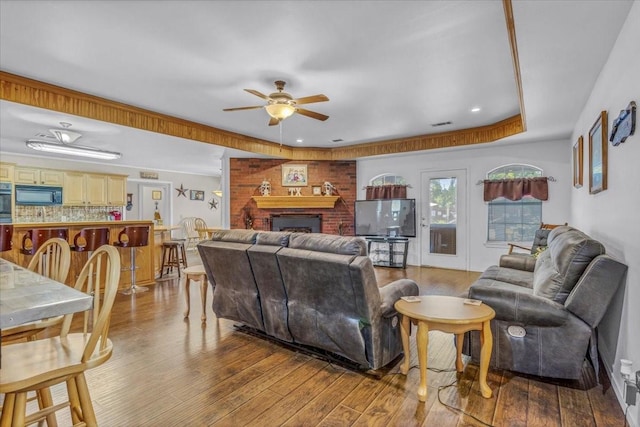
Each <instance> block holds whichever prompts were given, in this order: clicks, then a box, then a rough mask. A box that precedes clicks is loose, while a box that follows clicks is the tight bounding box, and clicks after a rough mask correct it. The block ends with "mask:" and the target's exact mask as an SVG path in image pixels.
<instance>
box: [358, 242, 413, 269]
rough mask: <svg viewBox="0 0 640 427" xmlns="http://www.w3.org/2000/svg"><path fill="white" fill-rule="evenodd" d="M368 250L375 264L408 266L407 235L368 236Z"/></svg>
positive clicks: (398, 266)
mask: <svg viewBox="0 0 640 427" xmlns="http://www.w3.org/2000/svg"><path fill="white" fill-rule="evenodd" d="M365 239H366V241H367V252H368V253H369V258H371V262H373V265H375V266H379V267H395V268H406V267H407V252H408V249H409V239H408V238H407V237H388V236H366V237H365Z"/></svg>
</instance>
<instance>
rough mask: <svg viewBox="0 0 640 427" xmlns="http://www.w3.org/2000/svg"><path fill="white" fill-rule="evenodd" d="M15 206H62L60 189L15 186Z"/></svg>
mask: <svg viewBox="0 0 640 427" xmlns="http://www.w3.org/2000/svg"><path fill="white" fill-rule="evenodd" d="M15 193H16V205H27V206H51V205H61V204H62V187H45V186H39V185H16V188H15Z"/></svg>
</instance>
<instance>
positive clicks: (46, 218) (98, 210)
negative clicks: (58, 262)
mask: <svg viewBox="0 0 640 427" xmlns="http://www.w3.org/2000/svg"><path fill="white" fill-rule="evenodd" d="M15 208H16V212H15V215H14V217H13V219H14V222H15V223H16V224H19V223H25V222H82V221H112V220H113V219H114V217H118V216H119V217H120V218H122V211H123V208H121V207H120V208H114V207H113V206H16V207H15ZM114 212H117V214H115V213H114Z"/></svg>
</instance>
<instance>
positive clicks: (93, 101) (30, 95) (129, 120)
mask: <svg viewBox="0 0 640 427" xmlns="http://www.w3.org/2000/svg"><path fill="white" fill-rule="evenodd" d="M503 7H504V13H505V19H506V25H507V32H508V35H509V44H510V48H511V56H512V61H513V67H514V74H515V80H516V86H517V92H518V98H519V106H520V114H517V115H515V116H513V117H509V118H507V119H504V120H502V121H499V122H497V123H493V124H489V125H486V126H481V127H477V128H471V129H462V130H457V131H451V132H443V133H437V134H427V135H419V136H413V137H408V138H399V139H392V140H386V141H380V142H372V143H366V144H357V145H350V146H345V147H336V148H313V147H309V148H304V147H290V146H288V145H282V146H281V145H280V144H277V143H274V142H270V141H266V140H262V139H257V138H252V137H249V136H245V135H242V134H239V133H234V132H228V131H225V130H222V129H218V128H215V127H212V126H207V125H204V124H201V123H196V122H192V121H188V120H184V119H179V118H176V117H173V116H169V115H166V114H161V113H156V112H154V111H150V110H145V109H143V108H138V107H134V106H132V105H128V104H124V103H120V102H116V101H111V100H109V99H105V98H101V97H98V96H94V95H89V94H86V93H82V92H78V91H75V90H71V89H66V88H63V87H60V86H55V85H52V84H49V83H44V82H40V81H37V80H33V79H29V78H27V77H22V76H18V75H16V74H11V73H7V72H5V71H0V99H3V100H6V101H11V102H16V103H19V104H25V105H30V106H33V107H39V108H44V109H47V110H52V111H58V112H62V113H67V114H72V115H75V116H80V117H86V118H89V119H93V120H99V121H103V122H108V123H113V124H116V125H121V126H128V127H132V128H136V129H142V130H146V131H150V132H156V133H161V134H165V135H170V136H175V137H178V138H184V139H191V140H194V141H200V142H205V143H208V144H215V145H219V146H222V147H228V148H234V149H237V150H242V151H247V152H251V153H256V154H263V155H268V156H273V157H276V158H284V159H290V160H352V159H356V158H361V157H368V156H378V155H388V154H393V153H405V152H411V151H422V150H431V149H437V148H451V147H460V146H465V145H472V144H481V143H486V142H492V141H497V140H499V139H502V138H506V137H508V136H512V135H516V134H519V133H522V132H524V131H525V130H526V123H525V116H524V101H523V95H522V81H521V78H520V65H519V59H518V47H517V44H516V35H515V24H514V20H513V9H512V5H511V0H503Z"/></svg>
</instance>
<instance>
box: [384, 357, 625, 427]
mask: <svg viewBox="0 0 640 427" xmlns="http://www.w3.org/2000/svg"><path fill="white" fill-rule="evenodd" d="M418 367H419V365H413V366H411V367H409V370H411V369H414V368H418ZM427 370H428V371H432V372H436V373H442V372H456V369H455V368H449V369H440V368H427ZM398 374H400V372H396V373H393V374H391V375H398ZM457 383H458V380H457V379H456V380H454V381H453V382H452V383H451V384H447V385H442V386H440V387H438V402H440V404H441V405H442V406H444V407H445V408H447V409H449V410H450V411H452V412H455V413H457V414H462V415H466V416H467V417H469V418H473V419H474V420H476V421H477V422H479V423H480V424H482V425H483V426H487V427H493V425H492V424H489V423H485V422H484V421H482V420H481V419H479V418H478V417H476V416H474V415H471V414H470V413H468V412H466V411H464V410H463V409H460V408H456V407H455V406H452V405H449V404H448V403H444V402H443V401H442V398H441V397H440V392H441V391H442V390H444V389H447V388H449V387H453V386H454V385H456V384H457ZM625 420H626V416H625Z"/></svg>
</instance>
